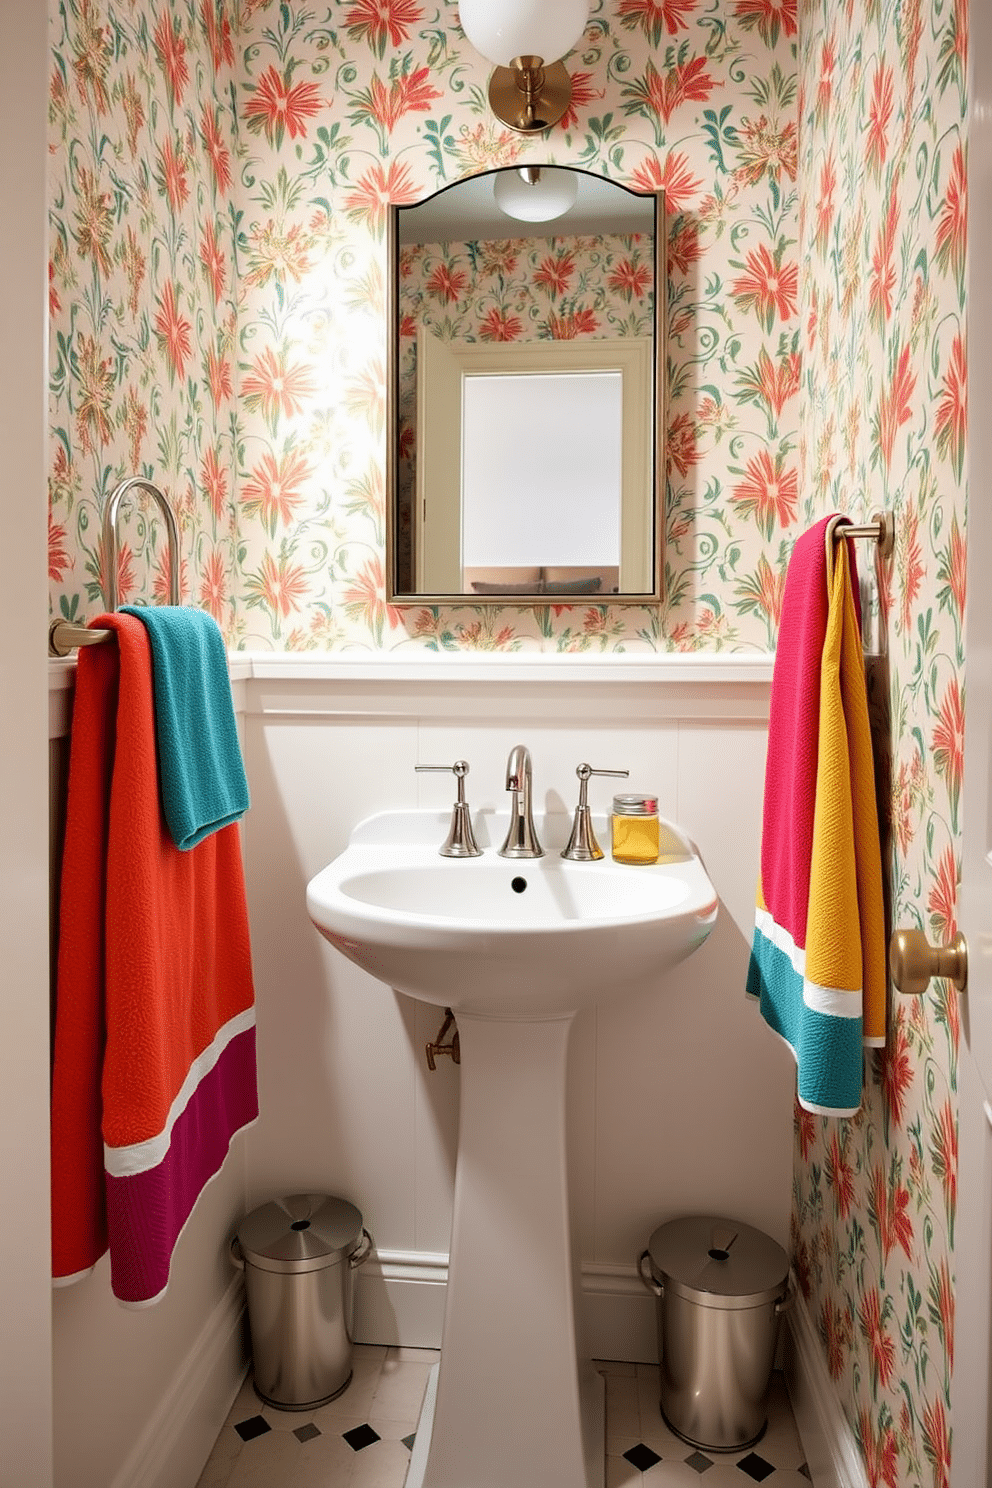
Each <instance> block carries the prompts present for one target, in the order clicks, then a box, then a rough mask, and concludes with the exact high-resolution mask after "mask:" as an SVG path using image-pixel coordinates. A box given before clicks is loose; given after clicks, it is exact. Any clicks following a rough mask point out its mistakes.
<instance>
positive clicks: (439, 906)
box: [307, 811, 717, 1488]
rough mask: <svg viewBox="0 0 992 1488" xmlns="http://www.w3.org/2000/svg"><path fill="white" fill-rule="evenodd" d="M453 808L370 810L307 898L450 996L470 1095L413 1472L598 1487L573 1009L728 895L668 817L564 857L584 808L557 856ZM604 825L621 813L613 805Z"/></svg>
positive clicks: (547, 822) (663, 956)
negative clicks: (608, 847)
mask: <svg viewBox="0 0 992 1488" xmlns="http://www.w3.org/2000/svg"><path fill="white" fill-rule="evenodd" d="M447 823H448V819H447V816H446V815H444V814H439V813H435V812H429V811H406V812H386V813H383V814H381V815H379V816H374V817H370V818H369V819H368V820H367V821H364V822H362V823H361V824H360V825H359V826H357V827H356V828H355V830H354V831H353V832H352V834H351V838H350V841H349V844H348V847H347V848H346V850H345V851H344V852H343V853H342V854H341V855H340V856H339V857H338V858H335V860H334V861H333V862H332V863H330V864H329V865H328V867H327V868H325V869H324V870H323V871H322V872H321V873H318V874H317V876H316V877H315V878H314V879H313V880H312V881H311V882H310V884H309V885H308V888H307V909H308V911H309V914H310V917H311V919H312V920H313V922H314V924H315V925H316V926H317V928H318V930H319V931H320V932H321V934H322V935H323V936H325V937H326V939H327V940H329V941H330V942H331V944H332V945H334V946H336V947H337V949H338V950H340V951H342V952H343V953H344V955H345V956H347V957H348V958H349V959H350V960H351V961H354V962H356V964H357V965H359V966H361V967H363V968H364V970H366V971H368V972H370V973H371V974H372V975H373V976H375V977H378V978H379V979H380V980H381V981H383V982H386V983H387V984H388V985H389V986H391V987H394V988H396V989H397V990H398V991H400V992H405V993H408V994H409V995H410V996H412V997H419V998H421V999H423V1000H425V1001H427V1002H432V1003H437V1004H438V1005H439V1006H441V1007H450V1008H452V1009H453V1010H454V1012H455V1014H456V1018H457V1023H458V1030H459V1035H460V1039H461V1076H462V1086H461V1110H460V1117H459V1135H458V1160H457V1166H456V1173H455V1197H454V1214H453V1220H452V1235H451V1254H450V1263H449V1272H448V1291H447V1300H446V1303H445V1315H444V1331H443V1336H442V1342H441V1364H440V1372H439V1376H438V1378H437V1382H436V1400H435V1398H434V1392H433V1391H432V1392H431V1399H430V1402H429V1404H428V1406H427V1407H426V1408H425V1412H424V1416H423V1417H422V1420H421V1425H420V1429H419V1430H418V1434H417V1441H416V1443H415V1446H414V1451H413V1456H412V1459H411V1467H410V1474H409V1476H408V1478H407V1485H408V1488H600V1485H601V1484H602V1482H603V1460H604V1428H603V1403H602V1382H601V1380H600V1377H599V1376H598V1375H597V1374H596V1373H595V1371H594V1370H593V1368H592V1365H591V1363H590V1362H589V1360H588V1359H587V1358H586V1357H585V1353H584V1349H583V1346H582V1342H581V1339H580V1337H579V1334H578V1322H577V1313H578V1309H577V1306H576V1291H577V1285H578V1275H577V1267H576V1266H575V1264H574V1262H573V1255H572V1242H571V1230H570V1222H569V1202H568V1184H567V1168H566V1157H567V1154H566V1144H565V1073H566V1052H567V1045H568V1035H569V1029H570V1027H571V1024H572V1020H573V1019H574V1017H575V1014H576V1012H578V1010H579V1009H580V1008H583V1007H586V1006H588V1005H590V1004H592V1003H596V1002H603V1001H613V1000H615V999H616V998H618V997H623V996H625V995H628V994H630V993H633V992H637V991H644V990H647V989H650V988H651V987H655V986H657V985H658V984H659V983H660V981H661V979H662V978H663V976H664V973H665V971H666V970H667V969H668V968H669V967H671V966H674V965H675V964H676V963H677V962H679V961H681V960H683V959H684V958H685V957H686V956H688V955H690V954H691V953H692V952H693V951H694V950H695V949H696V948H697V947H698V946H700V945H701V944H702V943H703V941H704V940H705V939H706V937H707V936H708V935H709V933H710V930H711V929H712V927H713V923H714V921H715V919H716V913H717V898H716V893H715V891H714V889H713V885H712V884H711V883H710V880H709V878H708V877H707V875H706V871H705V869H704V868H703V865H702V863H701V862H700V860H699V858H698V856H697V855H696V853H695V851H694V850H693V848H692V846H691V845H690V843H689V842H688V841H687V840H686V839H685V837H684V836H683V835H682V833H681V832H680V831H679V830H678V829H677V828H676V827H674V826H672V825H671V824H670V823H663V826H662V858H661V860H660V861H659V862H658V863H657V864H655V865H652V866H650V867H644V866H638V867H629V866H623V865H621V864H618V863H614V862H613V861H612V860H611V859H610V858H605V859H603V860H601V861H600V862H596V863H575V862H566V861H564V860H563V859H562V858H561V857H560V856H559V849H560V848H561V847H562V846H563V845H564V843H565V841H566V840H567V836H568V828H569V819H568V818H567V817H565V816H561V817H557V818H556V817H554V816H549V817H546V818H543V819H539V820H538V828H539V835H540V837H541V840H542V842H543V843H544V846H545V851H546V856H545V857H543V858H536V859H528V860H522V861H520V860H518V861H508V860H506V859H503V858H500V857H497V856H496V853H495V849H494V848H493V847H492V846H491V844H492V843H493V842H495V843H499V842H501V841H502V840H503V836H504V834H505V828H506V818H501V817H500V814H499V813H496V814H494V815H491V816H488V817H487V816H486V815H485V814H481V815H480V817H479V818H477V822H476V830H477V835H478V836H479V841H480V845H482V846H484V847H486V848H487V850H486V851H485V852H484V854H483V856H482V857H480V858H469V859H444V858H440V857H439V856H438V851H437V850H438V846H439V845H440V843H442V842H443V841H444V837H445V832H446V830H447ZM600 829H601V832H602V835H604V836H606V835H607V834H606V828H605V824H602V823H601V824H600Z"/></svg>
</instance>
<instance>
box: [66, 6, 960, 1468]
mask: <svg viewBox="0 0 992 1488" xmlns="http://www.w3.org/2000/svg"><path fill="white" fill-rule="evenodd" d="M52 45H53V51H52V71H51V89H50V115H51V161H50V200H51V244H52V253H51V265H50V276H51V367H52V392H51V410H52V455H51V481H50V534H51V544H50V571H51V581H52V590H51V592H52V605H53V610H54V611H55V612H56V613H63V614H67V615H72V616H74V617H82V616H89V615H94V614H96V613H98V612H99V611H100V609H101V608H102V600H101V596H100V589H101V577H102V575H103V573H104V566H105V562H106V557H105V555H104V553H103V552H102V548H101V542H100V536H99V520H98V517H99V510H100V506H101V503H102V501H103V500H104V499H105V497H106V494H107V493H108V491H109V490H110V489H111V488H112V486H113V484H114V483H115V482H116V481H117V480H118V479H119V478H121V477H122V476H124V475H128V474H131V473H134V472H136V471H140V472H141V473H143V474H145V475H147V476H149V477H150V478H153V479H156V480H158V481H159V483H160V484H162V485H163V487H164V488H165V490H166V491H167V492H168V494H169V495H170V497H171V498H172V500H173V501H174V503H175V504H176V506H177V509H178V511H179V516H180V522H181V529H182V557H183V570H182V580H183V594H184V597H185V598H186V599H187V600H189V601H190V602H193V603H198V604H201V605H204V606H205V607H207V608H208V609H210V610H211V612H212V613H214V614H215V615H216V616H217V618H218V620H219V621H220V623H221V624H222V626H223V627H224V629H225V632H226V634H227V636H228V638H229V640H230V642H231V644H232V645H234V646H242V647H249V648H267V649H275V650H292V649H303V648H320V649H325V648H326V649H331V650H339V651H340V650H369V651H372V650H381V649H388V650H396V649H397V648H404V649H407V650H409V651H411V652H413V653H416V652H418V651H419V652H422V651H424V650H425V649H435V650H437V649H470V648H488V649H499V650H505V651H514V650H538V649H540V650H545V651H555V650H561V651H571V650H595V651H620V650H628V651H630V650H643V651H652V650H665V649H688V648H706V649H709V650H717V649H750V650H764V649H766V648H768V647H769V646H771V645H773V644H774V639H775V634H776V626H777V620H778V614H779V609H780V605H781V596H782V585H783V581H784V572H785V566H786V563H787V560H788V555H789V551H790V548H791V544H792V541H793V539H794V537H795V535H796V534H797V533H798V531H799V530H801V526H803V525H805V524H806V523H807V522H809V521H812V520H813V519H814V518H815V517H816V516H818V515H820V514H822V513H823V512H825V511H827V510H830V509H833V508H840V509H844V510H849V511H851V513H852V514H853V515H856V516H863V515H867V514H868V512H869V511H870V510H871V509H872V507H874V506H876V505H883V504H884V505H885V506H888V507H891V508H892V509H894V510H895V512H896V514H897V527H898V534H899V535H898V542H897V553H896V560H895V563H894V564H893V566H892V568H891V570H889V572H888V574H887V575H886V582H885V584H884V585H883V592H882V604H883V609H884V612H885V617H886V629H887V633H888V636H889V648H890V655H889V664H890V667H891V672H892V681H891V704H892V716H893V727H894V741H895V744H894V755H895V757H894V763H893V786H892V798H893V799H892V817H893V840H894V857H895V878H894V886H893V898H894V905H893V908H894V913H895V915H896V917H897V918H898V921H899V922H900V923H912V922H913V921H918V922H921V923H924V924H925V926H926V928H927V929H929V930H930V931H931V933H932V937H933V938H934V939H944V938H948V937H949V936H950V935H952V934H953V933H954V930H955V928H956V926H955V893H956V883H957V877H958V860H959V854H960V837H959V831H960V823H959V815H958V814H959V806H960V792H961V778H962V721H963V694H962V688H961V681H960V676H961V671H962V668H963V662H964V640H963V633H962V632H963V609H964V522H965V484H964V482H965V477H964V463H965V442H966V434H967V430H966V413H965V408H966V403H965V379H966V348H965V339H964V312H965V303H964V300H965V279H964V271H965V223H966V154H965V150H966V142H965V139H964V119H965V117H966V97H965V86H966V85H965V78H966V60H967V7H966V0H926V3H924V0H846V3H844V4H841V5H837V4H835V3H833V0H802V3H801V4H799V5H798V8H797V4H796V0H724V3H722V4H719V3H713V0H593V4H592V7H591V17H590V23H589V26H588V28H587V31H586V34H585V37H584V39H583V42H582V45H581V46H580V48H579V49H577V51H576V53H575V54H574V55H573V57H572V59H571V71H572V73H573V76H574V80H575V91H574V98H573V105H572V108H571V109H570V111H569V114H568V115H567V117H566V119H565V121H564V125H563V127H561V128H559V129H556V130H555V131H552V132H551V133H550V134H549V135H548V137H547V139H546V140H542V141H540V142H526V143H525V142H523V141H521V140H520V139H519V138H518V137H516V136H513V135H511V134H509V133H508V132H507V131H505V130H503V129H502V128H501V127H500V126H499V125H498V124H497V123H496V122H495V121H494V120H493V118H492V116H491V114H490V113H489V111H488V108H487V105H486V101H485V83H486V78H487V67H486V64H485V63H484V62H483V61H482V59H480V58H478V57H477V56H476V55H475V54H474V53H473V51H472V49H471V48H470V47H469V46H468V44H467V43H466V42H465V40H464V38H463V36H462V35H461V32H460V30H459V28H458V24H457V6H456V5H455V4H454V3H451V4H448V3H438V0H376V3H372V0H338V3H334V4H331V5H328V4H326V3H325V4H322V5H317V6H313V7H311V6H306V7H305V6H303V5H295V4H292V3H279V4H277V3H274V0H269V3H266V0H245V3H244V4H243V6H242V10H241V14H240V16H239V17H238V18H237V22H236V21H235V16H234V11H233V7H232V5H230V4H226V3H225V0H173V3H171V4H169V5H166V4H165V3H164V0H61V4H56V5H54V6H53V11H52ZM797 48H798V56H797ZM800 125H801V129H800ZM800 142H801V143H800ZM548 158H549V159H551V160H552V161H554V162H555V163H559V164H577V165H581V166H583V167H585V168H587V169H590V170H593V171H598V172H602V173H604V174H606V175H608V176H612V177H615V178H616V179H619V180H624V181H626V182H628V183H629V184H632V185H635V186H640V187H646V188H654V187H658V186H664V187H665V189H666V193H667V201H668V212H669V217H668V263H669V284H668V305H667V312H668V346H667V367H666V374H667V379H666V380H667V385H668V398H669V406H668V427H667V431H666V432H667V465H668V469H667V475H668V487H667V495H666V505H665V549H666V590H667V592H666V600H665V603H664V605H663V606H662V607H661V608H660V610H652V609H647V608H645V609H639V608H633V609H630V610H626V609H619V608H611V607H609V606H599V605H583V606H575V607H572V608H569V607H561V608H557V607H549V609H548V610H547V611H546V612H545V611H540V610H536V611H529V610H523V611H516V610H501V609H498V608H487V607H478V608H475V607H471V606H465V607H459V608H452V609H443V610H432V609H428V608H424V607H415V608H413V609H411V610H399V609H394V608H389V607H387V606H386V604H385V601H384V573H383V556H384V520H385V514H384V500H385V493H384V468H385V428H384V419H385V407H384V377H385V328H384V271H385V238H384V232H385V221H386V208H387V205H388V204H389V203H390V202H409V201H414V200H417V199H419V198H420V197H421V196H422V195H424V194H426V193H427V192H429V191H431V190H433V189H435V188H436V187H438V186H441V185H445V184H448V183H450V182H451V181H453V180H455V179H457V178H459V177H460V176H463V175H465V174H467V173H471V172H473V171H477V170H480V169H486V168H489V167H492V166H496V165H506V164H512V163H514V162H526V161H537V160H539V159H548ZM800 262H801V263H802V264H803V265H804V272H803V274H802V276H800V272H799V265H800ZM800 429H801V430H802V434H801V436H800ZM119 566H120V573H119V579H120V587H121V591H122V593H123V594H124V595H125V596H126V597H128V598H138V597H141V596H147V597H149V598H154V597H157V596H159V595H160V594H163V593H164V592H165V585H166V580H167V570H166V563H165V557H164V554H163V552H162V547H161V532H160V530H159V524H158V523H157V521H156V519H155V515H154V512H152V511H142V510H139V511H137V512H136V513H135V517H134V519H133V521H132V522H131V523H130V524H129V526H128V529H127V533H126V542H125V545H124V547H123V549H122V552H121V554H120V560H119ZM958 1039H959V1024H958V1012H957V1005H956V1002H955V1000H954V994H953V992H951V991H950V990H949V989H948V988H947V987H946V986H945V985H944V984H943V983H937V984H935V985H934V986H933V987H932V989H931V991H930V993H929V994H928V996H927V997H926V998H924V999H921V1000H917V1001H914V1002H913V1003H912V1004H909V1005H907V1004H905V1003H900V1004H898V1005H897V1006H895V1007H894V1008H893V1010H892V1018H891V1024H890V1039H889V1047H888V1049H887V1050H886V1052H885V1054H884V1056H881V1057H880V1058H879V1059H878V1060H877V1062H876V1063H875V1065H874V1066H873V1067H872V1070H871V1080H870V1087H869V1090H868V1096H867V1099H866V1103H865V1108H864V1109H863V1111H862V1112H861V1113H860V1115H859V1116H858V1118H856V1119H855V1120H853V1121H850V1122H827V1121H823V1122H820V1121H816V1120H813V1119H811V1118H809V1119H808V1118H805V1117H804V1118H803V1119H802V1120H801V1122H799V1124H798V1126H797V1155H796V1168H795V1193H794V1206H793V1220H794V1248H795V1258H796V1263H797V1267H798V1271H799V1275H800V1280H801V1284H802V1287H803V1291H804V1294H805V1296H806V1298H807V1301H808V1304H809V1307H810V1311H811V1314H812V1315H813V1317H814V1320H815V1323H816V1326H817V1328H818V1330H819V1333H820V1337H821V1340H822V1344H823V1348H824V1353H825V1357H826V1359H827V1362H828V1365H829V1368H830V1370H831V1373H832V1375H833V1377H834V1379H835V1380H836V1382H837V1388H838V1392H839V1394H840V1397H841V1399H842V1401H843V1404H844V1408H845V1410H846V1412H847V1415H848V1418H849V1420H850V1422H851V1425H852V1428H853V1429H854V1430H855V1431H856V1433H857V1435H858V1438H859V1441H860V1443H861V1448H862V1452H863V1455H864V1459H865V1464H866V1469H867V1471H868V1476H869V1481H870V1482H871V1483H872V1484H873V1485H879V1484H884V1485H886V1488H930V1485H931V1484H933V1485H937V1488H943V1485H946V1484H947V1482H948V1473H949V1469H948V1462H949V1454H950V1432H951V1422H950V1373H951V1369H952V1367H953V1342H954V1286H953V1245H954V1220H955V1208H956V1182H957V1172H956V1152H957V1145H956V1144H957V1115H956V1113H957V1093H956V1058H957V1048H958Z"/></svg>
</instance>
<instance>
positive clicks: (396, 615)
mask: <svg viewBox="0 0 992 1488" xmlns="http://www.w3.org/2000/svg"><path fill="white" fill-rule="evenodd" d="M53 4H54V0H53ZM52 40H53V63H52V85H51V94H52V97H51V109H52V192H51V195H52V225H53V253H52V266H51V275H52V373H53V376H52V409H53V411H52V423H53V450H52V476H51V511H52V518H51V520H52V544H51V570H52V600H53V608H54V609H55V610H56V612H64V613H71V614H73V615H75V616H82V615H87V614H92V613H96V612H97V611H98V610H99V609H100V608H101V600H100V596H99V577H100V571H101V568H100V566H101V563H102V562H103V557H102V554H101V551H100V542H99V523H98V520H97V516H98V511H99V507H100V504H101V502H102V500H103V499H104V497H105V495H106V492H107V491H108V489H109V488H111V487H112V485H113V483H114V481H115V480H116V479H117V478H118V477H119V476H121V475H124V474H129V473H131V472H132V470H133V469H135V468H136V467H138V468H140V469H141V470H142V472H143V473H146V474H149V475H152V476H154V477H155V478H157V479H158V480H159V482H160V483H161V484H162V485H163V486H165V488H166V489H167V491H168V492H169V494H170V496H171V497H172V498H173V500H174V501H175V502H176V503H177V505H178V506H179V509H180V515H181V519H182V526H183V560H184V565H185V569H184V594H185V595H186V596H188V597H192V598H194V599H195V600H197V601H198V602H200V603H204V604H207V605H208V606H209V607H210V608H212V609H214V610H215V612H216V613H218V614H219V615H220V616H221V617H222V622H223V624H224V626H225V629H226V631H227V633H228V636H229V639H230V641H231V643H232V644H234V645H240V646H244V647H252V648H272V649H297V648H331V649H344V648H351V649H354V648H359V649H366V648H376V649H378V648H390V649H391V648H395V647H398V646H404V647H405V646H414V647H416V648H434V649H439V648H445V649H448V648H453V649H464V648H472V647H479V648H488V649H503V650H516V649H531V650H534V649H543V650H558V649H560V650H575V649H595V650H597V651H599V650H614V649H625V648H626V649H642V650H644V649H647V650H652V649H667V648H671V647H678V648H693V647H706V648H717V647H730V648H739V649H758V650H763V649H765V648H767V647H768V645H769V644H770V643H771V642H772V640H773V638H774V634H775V626H776V622H777V616H778V612H779V606H780V604H781V593H782V581H783V571H784V565H785V562H786V559H787V554H788V550H789V546H790V544H791V541H792V538H793V537H794V535H795V533H796V531H797V530H798V528H797V522H798V520H799V508H798V452H797V430H798V391H799V346H798V338H799V320H798V277H799V275H798V250H797V241H796V236H797V235H796V221H797V195H796V164H797V157H796V149H797V129H796V75H795V43H796V11H795V0H726V3H725V4H723V5H721V6H718V7H714V6H713V5H712V4H711V3H704V0H594V3H593V5H592V7H591V16H590V21H589V25H588V27H587V30H586V34H585V36H584V38H583V41H582V44H581V45H580V47H579V48H578V49H577V50H576V51H575V53H573V55H572V57H571V64H570V70H571V72H572V75H573V81H574V88H573V101H572V105H571V108H570V109H569V111H568V113H567V115H566V117H565V119H564V121H563V123H562V125H560V126H558V127H556V128H555V129H554V130H552V131H551V132H550V133H549V134H548V135H547V137H546V138H542V139H540V140H536V141H525V140H523V139H522V138H521V137H519V136H517V135H514V134H512V133H511V132H510V131H509V130H506V129H504V128H503V127H502V126H501V125H499V123H498V122H497V121H496V120H495V119H494V118H493V116H492V114H491V113H490V111H489V108H488V104H487V101H486V94H485V90H486V84H487V80H488V71H489V69H488V66H487V64H486V63H485V61H484V60H483V59H482V58H481V57H479V56H478V55H477V54H476V53H475V52H474V51H473V49H472V48H471V47H470V46H469V45H468V43H467V42H466V41H465V39H464V37H463V35H462V33H461V31H460V28H459V26H458V11H457V5H456V4H455V3H454V0H450V3H448V0H374V3H373V0H335V3H333V4H327V3H326V0H325V3H324V4H322V5H318V6H311V5H306V6H304V5H302V4H293V3H276V0H243V3H242V6H241V13H240V17H239V18H238V22H237V24H236V23H235V18H234V0H227V3H226V4H224V3H221V0H178V3H172V4H168V5H166V4H165V3H164V0H62V4H61V6H57V5H56V6H55V8H54V10H53V37H52ZM235 109H236V113H235ZM541 160H552V161H554V162H556V163H560V164H577V165H581V166H583V167H585V168H586V169H589V170H592V171H595V172H600V173H603V174H605V175H607V176H610V177H613V178H615V179H617V180H621V181H624V182H625V183H627V184H629V185H632V186H634V187H637V188H640V189H648V190H652V189H656V188H657V187H659V186H663V187H664V188H665V190H666V193H667V202H668V213H669V218H668V228H669V241H668V261H669V287H668V301H669V302H668V307H667V308H668V317H669V320H668V324H669V345H668V365H667V368H666V372H667V383H668V393H669V414H668V472H667V473H668V499H667V505H666V513H665V534H664V538H665V554H666V590H667V597H666V601H665V604H664V605H663V606H662V608H661V609H660V610H658V609H654V608H647V607H645V608H643V609H642V608H640V607H634V608H632V609H625V608H620V607H613V608H611V607H609V606H605V605H597V606H575V607H573V608H568V607H551V608H549V609H547V610H533V611H526V610H524V611H516V610H505V609H504V610H501V609H498V608H493V607H487V608H482V609H479V608H473V607H471V606H465V607H459V608H457V609H444V610H430V609H423V608H419V609H418V608H414V609H412V610H401V609H396V608H393V607H388V608H387V606H386V604H385V602H384V547H385V533H384V520H385V490H384V480H385V427H384V420H385V406H384V378H385V327H384V314H383V311H384V278H385V262H386V254H385V236H384V233H385V223H386V207H387V204H388V203H390V202H412V201H415V200H417V199H419V198H420V197H422V196H423V195H425V194H427V193H429V192H431V191H433V190H434V189H436V188H437V187H440V186H442V185H446V184H449V183H450V182H452V181H454V180H456V179H458V178H460V177H462V176H464V175H466V174H470V173H472V172H474V171H478V170H481V169H488V168H491V167H493V166H497V165H509V164H514V163H516V162H520V163H526V162H527V161H541ZM138 516H139V521H138V522H137V523H136V524H135V526H134V529H133V533H130V534H129V537H128V543H127V546H126V551H125V552H124V553H123V554H122V568H123V573H122V590H123V592H125V593H126V594H127V595H128V596H129V597H135V596H137V595H139V594H143V593H146V592H149V593H155V592H157V591H156V589H155V586H156V585H158V587H159V588H161V586H162V583H163V579H162V567H163V563H164V559H163V557H162V555H161V552H160V545H161V542H160V540H161V533H160V532H159V531H158V526H157V523H156V520H155V517H154V512H152V511H149V512H147V513H143V514H142V513H139V514H138Z"/></svg>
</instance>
